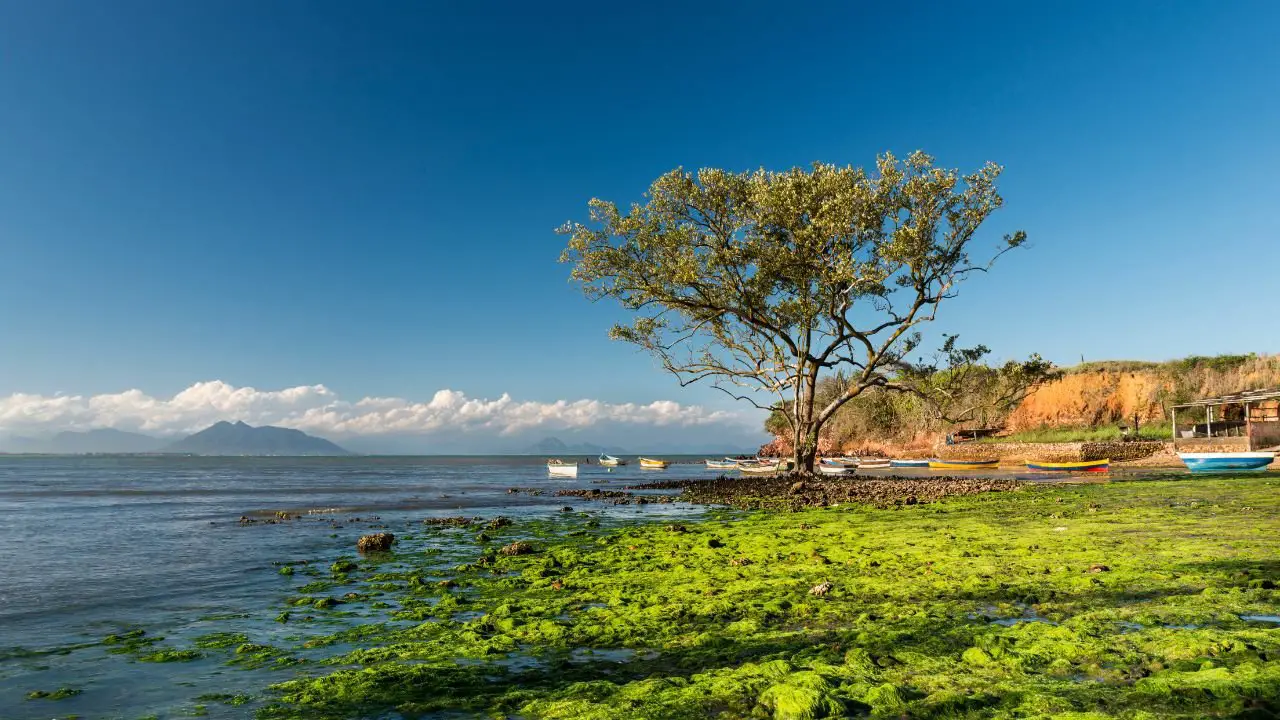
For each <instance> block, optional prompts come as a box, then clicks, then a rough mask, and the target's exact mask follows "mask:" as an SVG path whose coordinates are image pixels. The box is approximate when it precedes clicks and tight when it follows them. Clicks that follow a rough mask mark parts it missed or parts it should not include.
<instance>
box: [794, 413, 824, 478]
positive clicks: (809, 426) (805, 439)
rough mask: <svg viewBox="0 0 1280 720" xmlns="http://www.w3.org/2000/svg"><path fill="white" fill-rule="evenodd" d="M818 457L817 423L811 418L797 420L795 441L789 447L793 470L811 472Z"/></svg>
mask: <svg viewBox="0 0 1280 720" xmlns="http://www.w3.org/2000/svg"><path fill="white" fill-rule="evenodd" d="M817 457H818V425H817V424H816V423H814V422H813V421H812V420H804V421H801V420H797V421H796V431H795V442H794V444H793V445H792V448H791V462H792V464H793V465H794V467H793V470H794V471H795V472H800V473H804V474H806V475H812V474H813V467H814V463H815V461H816V460H817Z"/></svg>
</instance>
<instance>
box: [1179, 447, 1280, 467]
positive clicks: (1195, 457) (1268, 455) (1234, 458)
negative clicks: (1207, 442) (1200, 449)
mask: <svg viewBox="0 0 1280 720" xmlns="http://www.w3.org/2000/svg"><path fill="white" fill-rule="evenodd" d="M1178 457H1179V458H1181V459H1182V462H1183V463H1184V464H1185V465H1186V466H1187V469H1188V470H1190V471H1192V472H1216V471H1220V470H1263V469H1266V467H1267V466H1268V465H1270V464H1271V462H1272V461H1273V460H1275V459H1276V454H1275V452H1273V451H1269V450H1268V451H1261V452H1233V453H1178Z"/></svg>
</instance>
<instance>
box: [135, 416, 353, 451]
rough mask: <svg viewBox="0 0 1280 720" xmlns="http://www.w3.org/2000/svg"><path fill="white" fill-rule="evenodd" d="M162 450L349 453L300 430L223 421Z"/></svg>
mask: <svg viewBox="0 0 1280 720" xmlns="http://www.w3.org/2000/svg"><path fill="white" fill-rule="evenodd" d="M161 452H166V453H186V454H192V455H351V454H352V453H351V452H349V451H347V450H344V449H342V448H340V447H338V446H337V445H335V444H333V443H331V442H329V441H328V440H325V439H324V438H318V437H315V436H312V435H308V434H306V433H304V432H302V431H301V430H291V429H289V428H280V427H272V426H270V425H264V426H262V427H252V426H250V425H246V424H245V423H243V422H236V423H229V422H226V421H225V420H224V421H223V422H220V423H216V424H214V425H211V426H209V427H207V428H205V429H204V430H201V431H200V432H198V433H196V434H194V435H188V436H187V437H185V438H183V439H181V440H179V441H178V442H175V443H170V444H168V445H166V446H164V448H163V449H162V450H161Z"/></svg>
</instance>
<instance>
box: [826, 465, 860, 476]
mask: <svg viewBox="0 0 1280 720" xmlns="http://www.w3.org/2000/svg"><path fill="white" fill-rule="evenodd" d="M857 471H858V468H857V466H855V465H828V464H827V463H818V472H820V473H822V474H823V475H852V474H854V473H855V472H857Z"/></svg>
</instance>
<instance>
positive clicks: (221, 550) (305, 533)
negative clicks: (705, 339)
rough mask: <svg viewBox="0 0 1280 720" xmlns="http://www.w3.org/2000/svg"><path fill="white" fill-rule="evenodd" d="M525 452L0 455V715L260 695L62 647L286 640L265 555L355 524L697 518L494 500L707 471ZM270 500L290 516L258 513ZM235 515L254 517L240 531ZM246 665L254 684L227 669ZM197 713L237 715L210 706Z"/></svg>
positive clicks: (662, 509) (239, 681) (292, 635)
mask: <svg viewBox="0 0 1280 720" xmlns="http://www.w3.org/2000/svg"><path fill="white" fill-rule="evenodd" d="M542 463H543V460H542V459H541V458H534V457H491V458H484V457H428V458H404V457H395V458H186V457H180V458H179V457H175V458H162V457H0V518H2V520H0V718H19V719H24V720H25V719H27V718H31V719H35V718H55V717H66V716H67V715H71V714H78V715H80V716H81V717H83V718H94V717H109V718H117V717H118V718H130V719H132V718H139V717H143V716H146V715H150V714H155V715H157V716H159V717H162V718H163V717H177V716H180V715H181V714H182V713H183V712H186V711H189V710H190V709H191V707H192V706H191V698H193V697H195V696H198V695H200V694H204V693H217V692H224V691H225V692H235V691H242V690H244V689H245V688H253V687H255V686H256V687H258V688H259V689H260V688H261V687H262V686H264V685H266V684H267V683H269V682H274V681H276V680H279V679H284V678H286V677H290V676H292V672H293V671H290V672H287V673H285V674H283V675H275V676H269V677H268V676H265V674H267V673H269V672H270V671H244V670H238V669H233V668H227V667H225V666H223V665H222V664H221V663H214V662H203V661H197V662H188V663H141V662H137V661H136V660H134V659H132V658H130V657H128V656H126V655H113V654H110V653H109V652H107V649H106V648H103V647H102V646H100V645H96V644H95V645H92V646H90V647H82V648H77V649H74V650H71V651H69V652H67V648H68V647H70V646H75V645H77V644H91V643H98V642H100V641H101V640H102V638H103V637H104V636H106V635H108V634H111V633H118V632H123V631H127V630H129V629H132V628H137V627H142V628H145V629H146V631H147V633H148V634H149V635H163V636H165V638H166V641H167V642H166V643H165V646H171V645H184V643H183V641H184V640H188V641H189V640H190V638H192V637H195V636H198V635H201V634H204V633H208V632H212V631H214V630H217V631H228V630H230V631H237V632H247V633H248V634H250V635H251V636H252V637H254V638H255V640H257V641H262V640H271V639H277V640H280V641H281V643H282V644H284V645H288V644H289V641H291V640H292V641H296V639H297V635H296V633H297V632H298V631H297V628H296V627H285V626H282V625H279V624H276V623H271V622H269V621H270V618H271V616H272V615H273V614H274V611H276V610H278V608H279V604H280V602H281V600H282V599H283V598H284V597H285V596H287V595H289V594H291V593H294V592H296V585H297V584H298V582H297V581H295V580H293V579H291V578H287V577H283V576H281V575H279V574H278V569H279V568H278V565H276V564H274V563H277V562H280V561H289V560H308V561H310V562H313V563H314V562H322V563H328V562H332V560H333V559H334V558H336V557H338V556H339V555H352V554H353V552H352V549H353V546H354V542H355V539H356V538H357V537H359V536H360V535H361V534H363V533H366V532H370V531H371V530H370V525H371V524H372V525H385V526H386V529H388V530H390V531H391V532H395V533H398V534H399V533H404V532H406V531H409V530H410V529H416V528H421V521H422V520H423V519H424V518H427V517H431V516H449V515H467V516H484V517H490V516H494V515H499V514H503V515H507V516H511V517H517V518H518V517H521V516H524V517H528V516H530V515H541V516H555V515H556V514H558V513H559V510H560V508H561V507H563V506H565V505H573V506H575V508H576V509H582V510H588V511H591V512H593V513H598V514H599V515H600V516H601V517H602V518H603V519H605V520H606V521H607V520H609V519H610V518H634V517H643V516H644V515H646V514H655V513H659V514H672V513H675V514H689V513H697V512H699V509H698V508H693V507H689V506H687V505H682V504H674V505H646V506H623V507H611V506H604V505H600V504H593V503H583V502H580V501H573V500H567V499H566V498H557V497H553V496H551V494H550V492H548V493H547V494H546V495H543V496H530V495H525V494H518V495H512V494H508V493H507V488H509V487H513V486H518V487H531V486H541V487H545V488H547V489H548V491H550V490H554V489H559V488H572V487H595V488H603V489H608V488H610V487H614V488H617V487H620V486H622V485H625V484H627V483H628V482H635V481H637V479H638V478H641V477H645V478H654V477H655V476H658V477H662V478H678V477H706V476H709V473H707V472H706V471H705V470H703V469H702V468H701V467H700V466H697V465H692V464H689V465H675V466H673V467H672V468H671V469H669V470H666V471H659V472H656V473H655V472H653V471H641V470H640V469H639V468H638V467H637V466H636V465H635V464H634V463H633V464H632V465H629V466H627V467H624V468H619V469H617V470H614V471H612V472H606V471H605V469H603V468H600V467H597V466H584V467H583V468H582V471H581V474H580V476H579V478H578V479H577V480H561V479H554V480H553V479H549V478H548V477H547V472H546V468H545V466H544V465H543V464H542ZM593 480H594V481H595V482H592V481H593ZM277 511H286V512H290V513H300V514H303V515H305V516H306V517H305V518H304V519H303V520H299V521H291V522H288V523H281V524H267V523H265V522H262V520H265V519H266V518H269V517H271V516H272V514H273V513H275V512H277ZM309 513H310V514H309ZM241 516H248V517H251V518H255V519H257V520H259V522H256V523H254V524H251V525H247V526H246V525H242V524H241V523H240V522H239V518H240V517H241ZM357 517H358V518H360V520H358V521H355V520H353V518H357ZM373 517H376V518H377V519H376V520H371V518H373ZM468 537H469V536H468ZM264 618H265V621H264ZM333 631H334V628H332V627H329V628H326V629H325V632H333ZM51 651H52V652H51ZM253 672H258V673H263V674H264V677H262V678H247V677H245V675H246V673H253ZM274 672H277V673H279V671H274ZM63 686H70V687H74V688H76V689H81V690H83V693H82V694H81V695H79V696H76V697H72V698H69V699H66V700H60V701H56V702H54V701H48V700H25V699H24V696H25V695H26V693H27V692H29V691H32V690H55V689H57V688H59V687H63ZM208 712H209V715H210V716H211V717H219V716H220V717H244V716H248V715H250V714H251V710H249V709H247V708H228V707H225V706H220V705H217V704H209V705H208Z"/></svg>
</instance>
